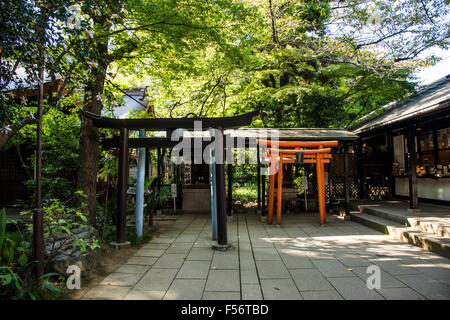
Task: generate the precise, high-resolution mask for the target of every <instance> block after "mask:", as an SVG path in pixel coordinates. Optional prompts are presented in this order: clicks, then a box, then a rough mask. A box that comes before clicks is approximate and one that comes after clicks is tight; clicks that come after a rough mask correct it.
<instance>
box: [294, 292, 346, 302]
mask: <svg viewBox="0 0 450 320" xmlns="http://www.w3.org/2000/svg"><path fill="white" fill-rule="evenodd" d="M300 293H301V295H302V297H303V299H305V300H343V298H342V297H341V295H339V293H338V292H337V291H336V290H323V291H302V292H300Z"/></svg>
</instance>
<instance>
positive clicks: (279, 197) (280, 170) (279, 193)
mask: <svg viewBox="0 0 450 320" xmlns="http://www.w3.org/2000/svg"><path fill="white" fill-rule="evenodd" d="M278 165H279V167H278V183H277V226H280V224H281V207H282V204H281V200H282V194H283V156H282V154H281V153H280V161H279V162H278Z"/></svg>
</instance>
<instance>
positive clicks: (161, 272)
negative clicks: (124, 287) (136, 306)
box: [134, 269, 177, 291]
mask: <svg viewBox="0 0 450 320" xmlns="http://www.w3.org/2000/svg"><path fill="white" fill-rule="evenodd" d="M176 274H177V270H176V269H151V270H149V271H148V272H147V273H146V274H145V275H144V276H143V277H142V279H141V280H140V281H139V282H138V283H137V284H136V286H135V287H134V288H135V289H138V290H151V291H167V289H168V288H169V286H170V284H171V283H172V281H173V279H174V278H175V276H176Z"/></svg>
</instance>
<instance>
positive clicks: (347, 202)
mask: <svg viewBox="0 0 450 320" xmlns="http://www.w3.org/2000/svg"><path fill="white" fill-rule="evenodd" d="M344 179H345V180H344V192H345V214H349V213H350V187H349V174H348V144H346V143H345V144H344Z"/></svg>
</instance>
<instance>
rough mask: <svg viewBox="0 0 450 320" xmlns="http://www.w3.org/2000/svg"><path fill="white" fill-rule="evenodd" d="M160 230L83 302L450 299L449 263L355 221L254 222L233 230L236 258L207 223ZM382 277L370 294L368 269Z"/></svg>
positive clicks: (184, 222) (238, 222)
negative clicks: (322, 223) (219, 246)
mask: <svg viewBox="0 0 450 320" xmlns="http://www.w3.org/2000/svg"><path fill="white" fill-rule="evenodd" d="M176 218H177V220H176V221H155V223H156V225H157V226H158V228H157V233H156V234H155V235H154V237H153V239H152V240H151V241H150V242H149V243H147V244H145V245H144V246H142V248H141V249H139V250H138V251H137V252H136V254H135V255H134V256H133V257H131V258H130V259H129V260H128V261H127V262H126V263H125V264H123V265H121V266H119V267H117V268H116V269H115V270H114V272H112V273H111V274H109V275H108V276H107V277H105V278H104V279H103V280H102V281H101V282H100V283H99V285H97V286H95V287H93V288H91V289H90V290H88V291H87V293H86V294H84V296H83V297H82V299H127V300H161V299H166V300H168V299H193V300H200V299H204V300H210V299H213V300H230V299H232V300H237V299H243V300H248V299H250V300H260V299H281V300H300V299H308V300H336V299H380V300H383V299H389V300H398V299H400V300H404V299H407V300H410V299H412V300H413V299H450V263H449V259H447V258H444V257H440V256H438V255H436V254H434V253H430V252H427V251H424V250H422V249H420V248H417V247H414V246H412V245H409V244H405V243H402V242H398V241H396V240H393V239H390V238H389V237H388V236H386V235H383V234H381V233H378V232H376V231H374V230H372V229H369V228H367V227H365V226H363V225H359V224H357V223H355V222H353V221H342V220H338V219H336V218H334V217H333V216H327V224H326V225H325V226H323V227H319V225H318V218H317V215H314V214H301V215H292V214H291V215H286V216H285V217H283V222H282V225H281V228H276V227H275V226H274V225H271V226H269V225H266V224H265V223H263V222H261V221H260V220H259V217H258V216H257V215H254V214H247V215H238V216H234V218H233V219H232V222H229V223H228V239H229V243H230V244H232V246H233V249H232V250H230V251H225V252H221V251H214V250H213V249H212V248H211V246H212V245H213V244H215V243H216V242H215V241H212V239H211V230H210V228H211V222H210V220H209V215H180V216H176ZM371 264H374V265H377V266H379V267H380V270H381V288H380V289H375V290H370V289H368V288H367V284H366V280H367V278H368V276H369V274H368V273H367V267H368V266H369V265H371Z"/></svg>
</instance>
